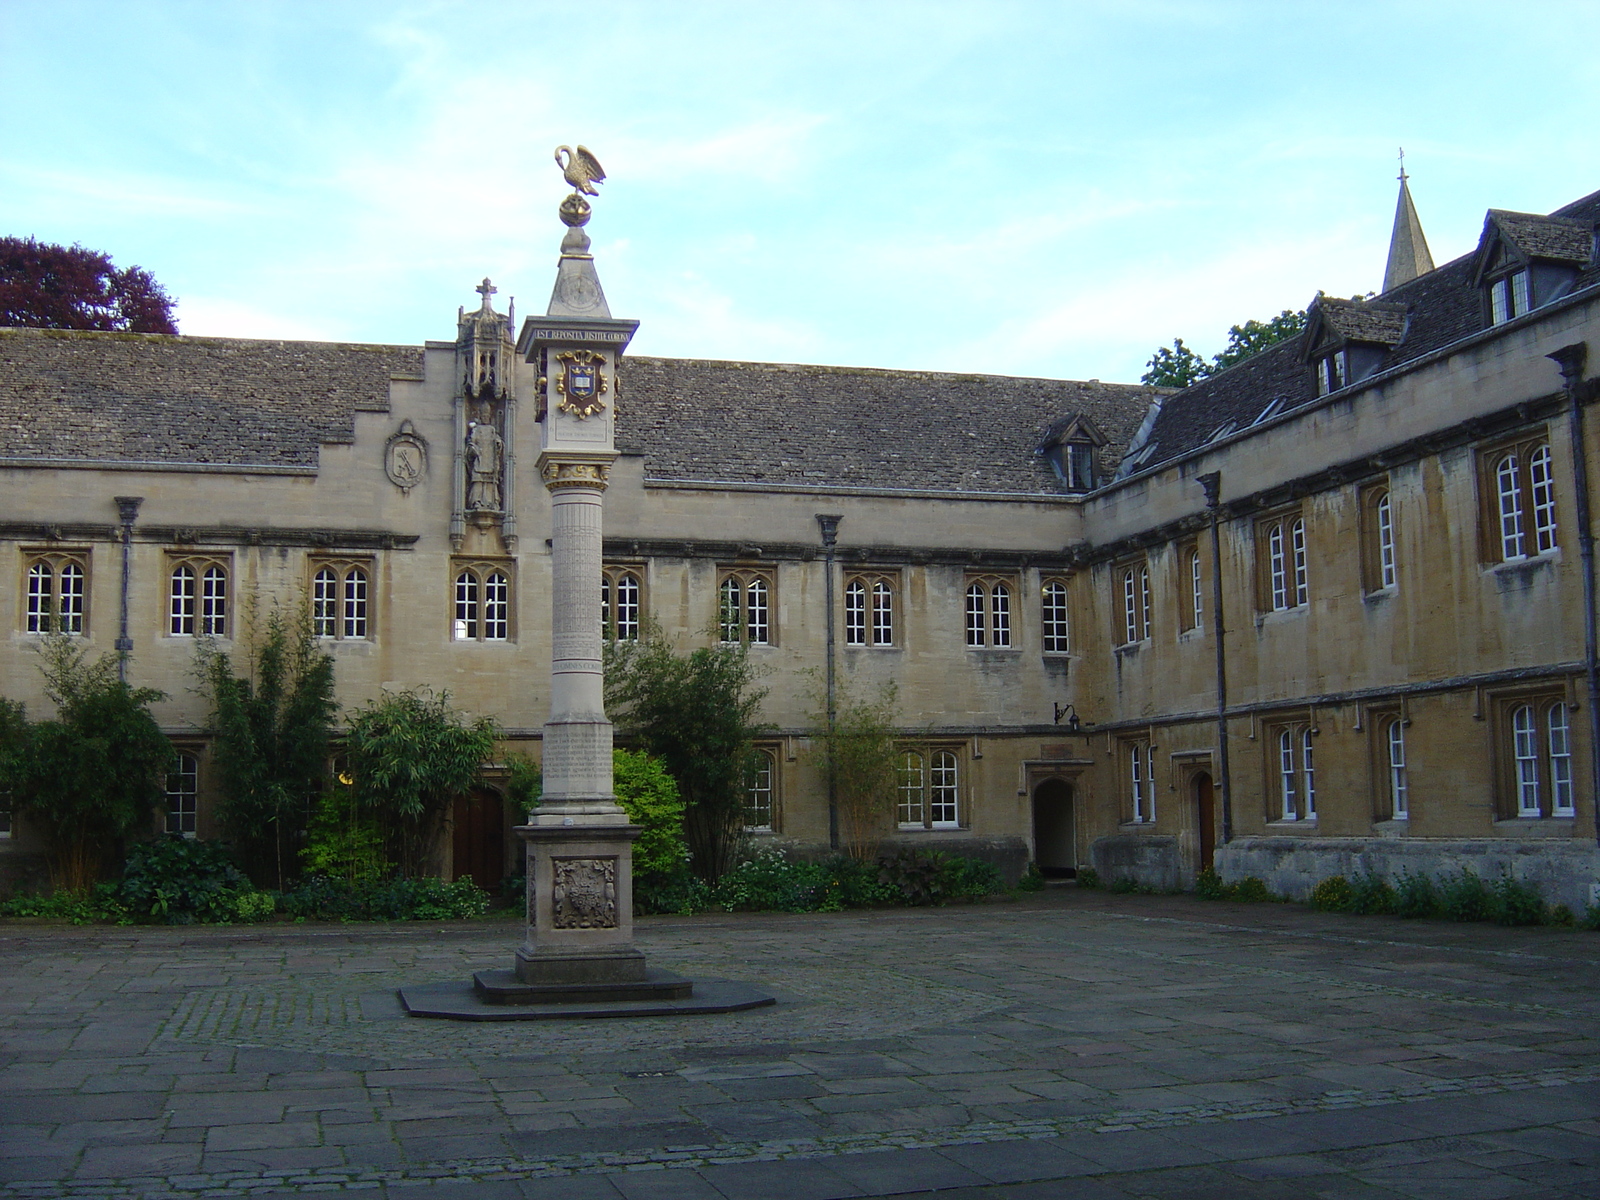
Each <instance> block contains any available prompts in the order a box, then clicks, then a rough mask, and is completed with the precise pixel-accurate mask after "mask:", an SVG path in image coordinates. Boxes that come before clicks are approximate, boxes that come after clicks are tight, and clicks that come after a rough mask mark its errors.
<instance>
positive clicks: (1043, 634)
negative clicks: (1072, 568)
mask: <svg viewBox="0 0 1600 1200" xmlns="http://www.w3.org/2000/svg"><path fill="white" fill-rule="evenodd" d="M1069 595H1070V593H1069V592H1068V590H1067V581H1066V580H1065V579H1064V578H1060V577H1056V576H1046V577H1045V578H1044V579H1041V580H1040V581H1039V646H1040V650H1041V652H1042V653H1044V654H1070V653H1071V651H1072V616H1071V613H1070V612H1069V611H1068V608H1067V601H1068V597H1069Z"/></svg>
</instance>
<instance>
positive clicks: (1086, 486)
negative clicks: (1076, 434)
mask: <svg viewBox="0 0 1600 1200" xmlns="http://www.w3.org/2000/svg"><path fill="white" fill-rule="evenodd" d="M1064 457H1065V466H1066V468H1067V470H1066V476H1067V488H1068V490H1069V491H1074V492H1087V491H1092V490H1093V489H1094V486H1095V474H1094V443H1093V442H1068V443H1067V452H1066V455H1065V456H1064Z"/></svg>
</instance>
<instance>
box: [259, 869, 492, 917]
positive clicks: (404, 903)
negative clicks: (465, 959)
mask: <svg viewBox="0 0 1600 1200" xmlns="http://www.w3.org/2000/svg"><path fill="white" fill-rule="evenodd" d="M278 907H279V908H280V909H281V910H282V911H283V912H285V913H288V914H289V915H290V916H292V917H298V918H301V919H307V918H311V919H320V920H341V921H448V920H454V919H459V918H462V917H481V916H483V914H484V913H486V912H488V911H489V893H488V892H486V891H484V890H483V889H482V888H480V887H479V886H478V885H477V884H475V883H473V882H472V880H471V879H458V880H456V881H455V882H454V883H446V882H445V881H444V880H442V879H430V878H427V877H417V878H411V879H387V880H376V881H373V880H363V881H357V882H354V883H352V882H351V881H350V880H348V879H341V878H336V877H331V876H327V875H313V876H311V877H309V878H307V879H302V880H301V881H300V882H299V883H298V884H296V885H295V886H294V887H293V888H291V889H289V890H287V891H285V892H282V893H281V894H280V895H279V896H278Z"/></svg>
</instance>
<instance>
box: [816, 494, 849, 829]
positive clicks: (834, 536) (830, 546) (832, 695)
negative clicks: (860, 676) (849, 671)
mask: <svg viewBox="0 0 1600 1200" xmlns="http://www.w3.org/2000/svg"><path fill="white" fill-rule="evenodd" d="M843 519H844V518H843V517H842V516H840V515H838V514H837V513H818V514H817V525H818V526H819V527H820V528H821V530H822V552H823V573H824V585H823V586H824V592H825V594H826V596H827V616H826V620H827V623H828V669H827V680H828V697H827V699H828V849H830V850H837V849H838V848H839V788H838V781H837V780H836V779H835V778H834V774H833V729H834V725H835V723H836V722H837V720H838V715H839V709H838V692H837V686H838V685H837V681H836V678H835V674H834V671H835V667H834V659H835V657H836V655H837V650H836V646H835V641H834V633H833V567H834V550H835V548H836V547H837V545H838V542H839V522H840V521H842V520H843Z"/></svg>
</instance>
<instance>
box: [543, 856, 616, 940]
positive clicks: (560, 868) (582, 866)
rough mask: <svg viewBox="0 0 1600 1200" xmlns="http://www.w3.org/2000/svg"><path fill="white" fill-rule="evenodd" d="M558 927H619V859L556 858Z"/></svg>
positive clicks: (552, 870) (552, 865)
mask: <svg viewBox="0 0 1600 1200" xmlns="http://www.w3.org/2000/svg"><path fill="white" fill-rule="evenodd" d="M550 867H551V872H552V874H553V876H554V880H553V882H554V885H555V892H554V896H553V897H552V899H553V900H554V904H553V906H552V907H553V910H554V923H555V927H556V928H557V929H615V928H616V927H617V860H616V859H614V858H552V859H551V860H550Z"/></svg>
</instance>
